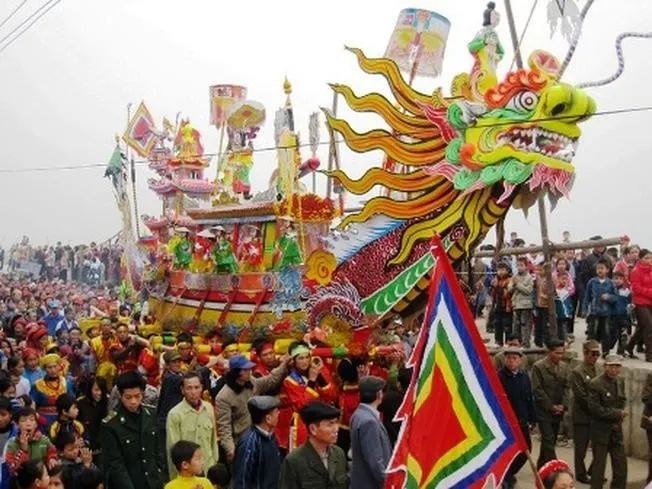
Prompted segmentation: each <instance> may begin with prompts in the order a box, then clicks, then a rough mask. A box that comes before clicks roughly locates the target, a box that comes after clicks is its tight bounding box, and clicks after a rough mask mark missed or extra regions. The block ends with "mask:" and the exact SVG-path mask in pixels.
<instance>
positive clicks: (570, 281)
mask: <svg viewBox="0 0 652 489" xmlns="http://www.w3.org/2000/svg"><path fill="white" fill-rule="evenodd" d="M599 239H601V237H600V236H594V237H593V238H591V240H599ZM510 244H511V246H514V247H519V246H523V245H524V242H523V240H521V239H519V238H518V237H516V235H513V236H512V241H511V242H510ZM650 265H652V253H650V251H649V250H645V249H644V250H641V248H640V247H639V246H638V245H635V244H630V243H626V244H625V245H623V246H622V247H621V248H620V249H618V248H615V247H614V248H608V249H607V248H605V247H596V248H593V249H592V250H590V251H589V252H588V253H587V252H585V251H580V252H576V251H575V250H568V251H560V252H557V253H556V254H555V256H554V257H553V259H552V263H550V266H551V269H552V274H551V276H552V281H553V284H552V290H554V293H553V294H552V295H551V293H550V288H549V284H548V279H547V273H546V270H545V268H546V263H544V260H543V256H542V255H541V254H534V255H525V254H524V255H518V256H514V257H508V258H504V259H500V260H495V259H484V260H480V259H479V260H476V262H475V265H474V276H475V277H477V279H476V282H475V288H476V294H475V297H474V302H475V303H474V310H475V312H476V316H482V314H483V312H484V310H485V308H486V304H487V302H489V307H488V318H487V330H488V331H489V332H493V333H494V341H495V343H496V345H498V346H503V344H504V342H505V338H506V337H507V336H508V335H510V334H516V335H519V336H520V338H521V341H522V343H523V345H524V347H525V348H530V347H531V346H532V344H534V346H536V347H543V346H544V345H545V344H546V343H547V342H548V341H549V340H550V339H560V340H562V341H566V342H568V343H570V342H572V341H573V339H574V329H575V323H576V318H577V317H581V318H586V322H587V326H588V327H587V337H588V338H589V339H595V340H597V341H598V342H599V343H600V344H601V347H602V356H603V358H604V357H606V356H607V355H608V354H609V353H610V352H611V351H612V350H614V349H615V351H616V352H617V353H618V354H619V355H624V356H628V357H631V358H637V355H636V353H635V351H634V350H635V348H636V350H637V351H638V352H645V360H646V361H648V362H650V361H652V336H651V335H652V314H651V312H650V309H649V306H650V305H652V291H651V290H650V289H649V285H650V284H651V283H652V268H650ZM551 302H553V304H554V308H555V312H556V317H557V325H558V327H557V332H556V335H555V336H554V338H553V337H552V335H551V334H550V328H549V320H548V319H549V318H548V315H549V310H550V305H551ZM634 326H636V328H634Z"/></svg>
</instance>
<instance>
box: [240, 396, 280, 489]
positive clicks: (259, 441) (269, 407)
mask: <svg viewBox="0 0 652 489" xmlns="http://www.w3.org/2000/svg"><path fill="white" fill-rule="evenodd" d="M278 403H279V401H278V400H277V399H276V398H275V397H272V396H254V397H252V398H251V399H249V401H247V409H248V410H249V414H251V422H252V424H253V426H251V428H249V429H248V430H247V431H245V432H244V434H243V435H242V436H241V437H240V440H239V441H238V446H237V447H236V450H235V463H234V471H233V472H234V474H235V479H234V483H233V487H234V489H277V488H278V474H279V472H280V470H281V452H280V449H279V446H278V442H277V441H276V436H275V435H274V429H275V428H276V425H278V417H279V412H280V411H279V409H278Z"/></svg>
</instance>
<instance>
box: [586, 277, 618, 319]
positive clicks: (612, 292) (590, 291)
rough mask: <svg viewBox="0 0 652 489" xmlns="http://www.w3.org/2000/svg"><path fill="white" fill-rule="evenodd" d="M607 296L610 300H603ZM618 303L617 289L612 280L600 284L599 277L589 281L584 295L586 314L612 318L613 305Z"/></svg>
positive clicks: (606, 279)
mask: <svg viewBox="0 0 652 489" xmlns="http://www.w3.org/2000/svg"><path fill="white" fill-rule="evenodd" d="M604 294H607V295H608V296H609V298H608V299H607V300H603V299H602V296H603V295H604ZM615 301H616V289H615V287H614V284H613V282H612V281H611V279H608V278H605V279H604V281H602V282H600V279H599V278H597V277H594V278H592V279H591V280H589V283H588V284H587V285H586V292H585V293H584V304H583V308H584V312H585V313H587V312H588V313H589V314H591V315H592V316H600V317H606V316H611V314H612V311H613V304H614V302H615Z"/></svg>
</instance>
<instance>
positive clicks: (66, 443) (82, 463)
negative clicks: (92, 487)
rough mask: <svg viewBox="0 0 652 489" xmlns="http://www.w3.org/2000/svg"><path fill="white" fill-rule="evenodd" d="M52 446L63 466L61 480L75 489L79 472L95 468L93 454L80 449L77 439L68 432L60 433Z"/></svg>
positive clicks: (83, 448) (87, 450)
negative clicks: (55, 449) (54, 447)
mask: <svg viewBox="0 0 652 489" xmlns="http://www.w3.org/2000/svg"><path fill="white" fill-rule="evenodd" d="M54 444H55V446H56V447H57V451H58V452H59V460H60V462H61V465H62V466H63V479H64V480H66V481H68V482H70V483H71V484H70V485H71V487H72V488H76V487H77V484H76V482H77V479H78V478H79V475H80V473H81V471H82V470H84V469H85V468H86V469H90V468H92V467H95V465H94V464H93V453H92V452H91V450H90V448H88V447H82V448H80V447H79V440H78V438H77V437H76V436H75V435H74V434H73V433H71V432H68V431H64V432H61V433H60V434H59V435H58V436H57V438H56V440H55V443H54Z"/></svg>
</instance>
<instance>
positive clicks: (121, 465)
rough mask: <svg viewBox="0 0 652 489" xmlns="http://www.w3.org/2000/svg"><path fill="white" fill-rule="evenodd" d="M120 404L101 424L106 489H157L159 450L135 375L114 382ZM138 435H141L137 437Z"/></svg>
mask: <svg viewBox="0 0 652 489" xmlns="http://www.w3.org/2000/svg"><path fill="white" fill-rule="evenodd" d="M116 386H117V388H118V392H119V393H120V405H119V406H118V409H117V410H116V412H115V414H113V415H112V417H111V418H110V419H108V420H107V421H105V422H104V423H103V424H102V428H101V435H100V437H101V443H102V454H103V457H104V471H105V473H106V478H107V484H108V487H109V488H111V487H114V488H120V489H160V487H161V486H162V485H163V477H162V475H161V466H162V459H161V450H160V448H159V440H158V437H157V436H156V435H157V433H156V422H155V418H154V415H153V413H152V412H151V411H150V410H149V409H148V408H146V407H143V406H142V402H143V392H144V390H145V380H144V379H143V378H142V377H141V376H140V374H138V373H137V372H127V373H124V374H122V375H120V376H118V378H117V379H116ZM141 434H142V436H141Z"/></svg>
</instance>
